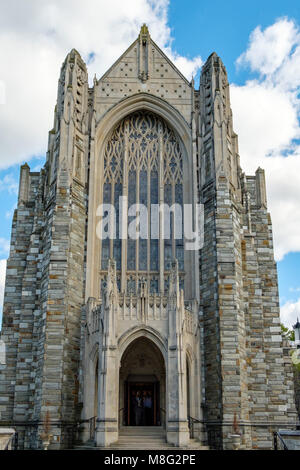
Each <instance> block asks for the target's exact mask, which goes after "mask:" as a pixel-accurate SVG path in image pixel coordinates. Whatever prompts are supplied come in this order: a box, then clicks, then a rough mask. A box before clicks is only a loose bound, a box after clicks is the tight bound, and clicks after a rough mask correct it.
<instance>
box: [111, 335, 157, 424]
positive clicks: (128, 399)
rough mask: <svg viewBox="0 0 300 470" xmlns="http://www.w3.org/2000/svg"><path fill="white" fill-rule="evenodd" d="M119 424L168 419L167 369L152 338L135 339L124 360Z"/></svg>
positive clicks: (145, 422) (121, 374) (144, 422)
mask: <svg viewBox="0 0 300 470" xmlns="http://www.w3.org/2000/svg"><path fill="white" fill-rule="evenodd" d="M119 387H120V388H119V424H120V427H124V426H125V427H127V426H161V427H163V428H165V423H166V411H165V410H166V369H165V361H164V358H163V355H162V353H161V351H160V350H159V348H158V347H157V346H156V345H155V344H154V343H153V342H152V341H151V340H150V339H148V338H146V337H140V338H137V339H135V340H134V341H133V342H132V343H130V344H129V346H128V347H127V348H126V350H125V351H124V353H123V355H122V358H121V363H120V381H119Z"/></svg>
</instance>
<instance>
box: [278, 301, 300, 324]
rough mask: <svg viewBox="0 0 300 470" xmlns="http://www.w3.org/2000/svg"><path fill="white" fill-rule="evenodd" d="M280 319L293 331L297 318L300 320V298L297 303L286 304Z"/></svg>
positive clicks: (283, 306)
mask: <svg viewBox="0 0 300 470" xmlns="http://www.w3.org/2000/svg"><path fill="white" fill-rule="evenodd" d="M280 318H281V322H282V323H283V324H284V326H287V327H288V328H289V329H292V327H293V325H295V323H296V321H297V318H300V298H299V299H298V300H297V301H296V302H290V301H288V302H286V303H285V304H284V305H282V307H281V308H280Z"/></svg>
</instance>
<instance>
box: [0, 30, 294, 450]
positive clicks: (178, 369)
mask: <svg viewBox="0 0 300 470" xmlns="http://www.w3.org/2000/svg"><path fill="white" fill-rule="evenodd" d="M130 123H131V124H130ZM132 123H133V124H132ZM135 123H138V124H135ZM135 125H137V126H147V125H148V126H150V127H151V126H152V127H151V129H152V130H151V132H148V131H145V132H148V134H147V136H152V137H151V139H154V144H153V145H154V146H152V147H151V145H152V144H149V143H148V144H147V145H148V150H149V149H150V150H149V153H148V154H147V155H152V156H151V158H152V160H151V161H153V162H154V163H153V166H151V165H152V163H151V164H150V163H149V162H150V160H149V162H148V163H147V158H148V157H145V158H146V160H145V161H146V163H145V165H146V167H147V168H148V183H146V187H148V188H150V186H149V184H150V183H149V181H152V180H151V178H152V176H153V175H154V176H153V178H154V177H155V178H157V192H155V191H154V190H153V191H152V189H151V190H150V189H148V193H147V194H148V195H147V194H146V193H145V198H146V200H147V201H148V203H149V201H150V200H152V199H151V198H155V197H156V198H157V202H164V201H166V198H167V195H168V188H170V194H173V196H170V197H171V199H172V197H173V202H179V204H182V203H189V204H192V205H193V207H195V206H196V204H197V203H200V204H203V207H204V244H203V247H202V248H201V249H200V250H198V251H188V250H184V253H183V255H182V256H183V258H181V255H180V253H182V251H180V250H181V249H182V246H180V245H178V244H177V242H176V241H174V240H173V241H172V242H171V243H170V247H169V248H168V245H167V244H164V241H163V239H162V236H161V232H160V236H159V240H158V248H157V250H158V251H155V247H153V251H151V250H152V246H151V243H150V242H149V244H148V245H147V244H146V245H147V246H146V245H145V257H146V258H145V259H147V260H148V261H147V263H148V264H147V263H146V264H147V265H146V268H145V269H144V268H143V269H140V264H139V262H140V261H139V260H141V263H142V261H143V260H142V258H143V256H142V254H143V251H141V250H142V243H139V244H138V243H136V245H135V255H136V256H137V259H136V264H135V266H134V268H133V269H127V264H126V263H127V262H128V263H129V259H130V257H129V255H128V253H131V252H130V249H131V248H130V246H129V242H127V240H126V241H124V240H122V241H121V242H120V244H119V245H118V244H117V243H116V244H114V242H110V244H109V245H107V247H106V248H105V244H104V243H102V242H101V240H99V237H97V226H98V223H99V217H98V215H97V208H98V206H99V204H101V203H102V202H104V199H105V195H106V194H107V193H106V192H105V191H106V190H105V188H106V187H107V188H108V189H109V191H111V192H109V195H110V196H109V197H111V198H113V197H114V196H113V195H116V194H118V193H117V189H118V187H119V186H118V184H121V186H122V187H121V193H120V194H123V195H124V194H125V195H127V196H128V197H129V198H130V197H131V195H132V189H134V191H136V193H137V194H138V195H139V197H140V198H142V197H143V188H144V187H143V184H142V176H141V174H142V171H144V170H143V168H142V166H141V165H142V164H141V163H140V160H141V159H143V158H144V157H142V155H144V154H143V152H144V150H143V144H142V137H141V135H142V133H143V132H144V131H142V132H140V130H141V129H142V127H138V128H137V130H138V131H139V132H137V133H136V134H135V135H136V136H137V137H135V138H136V139H137V140H136V142H137V145H139V146H141V150H139V152H140V153H139V154H138V155H140V160H139V158H137V161H136V162H135V163H134V158H135V157H134V156H133V154H132V152H133V151H132V150H131V149H132V148H133V147H134V145H135V142H131V140H130V139H131V134H130V132H131V131H130V129H131V127H130V126H135ZM118 126H119V127H118ZM118 132H119V134H117V133H118ZM116 135H119V136H121V137H119V141H118V137H114V136H116ZM132 135H133V134H132ZM149 138H150V137H149ZM139 139H140V140H139ZM151 139H150V140H151ZM116 142H117V144H115V143H116ZM114 145H116V147H114V148H115V150H114V152H116V154H115V155H110V156H108V153H107V152H108V150H107V149H110V148H111V146H114ZM145 145H146V144H145ZM118 146H119V147H118ZM120 148H122V150H121V151H120V150H118V149H120ZM148 150H147V151H148ZM118 152H121V153H119V154H118ZM151 152H153V154H151ZM109 159H110V160H109ZM149 159H150V157H149ZM108 161H109V165H110V167H109V166H107V167H106V162H108ZM166 162H168V163H166ZM107 165H108V163H107ZM132 165H133V166H134V165H136V166H137V167H136V166H135V167H134V168H135V171H136V174H139V176H138V177H137V180H136V181H137V183H136V186H134V187H132V186H130V184H131V183H130V176H131V173H130V171H133V170H131V169H132V168H133V166H132ZM147 165H148V166H147ZM176 165H177V166H176ZM150 166H151V168H150ZM136 168H140V170H138V169H136ZM149 168H150V169H149ZM174 168H176V169H175V170H174ZM173 170H174V171H173ZM116 172H119V173H118V176H116V175H117V173H116ZM145 172H146V170H145ZM109 175H110V176H109ZM175 175H177V176H176V178H177V180H176V181H175ZM145 178H147V177H146V176H145ZM108 181H109V185H110V186H106V184H108V183H107V182H108ZM140 181H141V183H140ZM145 181H146V179H145ZM155 181H156V180H155ZM147 184H148V186H147ZM151 185H152V182H151ZM112 188H113V189H112ZM151 188H152V186H151ZM172 188H173V189H172ZM178 188H180V191H179V190H178ZM172 191H173V192H172ZM181 191H182V197H181V199H176V198H178V197H179V196H178V195H179V194H181V193H180V192H181ZM147 198H148V199H147ZM140 201H141V199H140ZM106 249H107V256H108V258H110V259H107V260H106V261H107V264H106V265H105V264H103V260H105V259H106V258H105V253H106V251H105V250H106ZM118 250H119V251H118ZM139 250H140V251H139ZM168 250H169V251H168ZM169 252H170V253H172V255H173V258H177V259H176V260H173V261H172V264H171V265H168V258H167V257H166V256H167V254H168V253H169ZM115 253H119V259H118V257H117V258H116V256H115ZM153 253H157V256H158V263H157V266H156V267H155V268H153V269H152V267H151V266H152V264H151V263H152V261H151V260H152V259H154V258H153ZM115 258H116V259H115ZM118 263H120V266H119V264H118ZM183 265H184V269H183V268H182V266H183ZM128 266H129V264H128ZM130 283H131V284H130ZM132 283H133V284H132ZM183 283H184V284H183ZM129 285H133V290H132V291H131V290H130V289H129V287H128V286H129ZM153 286H154V287H153ZM2 339H3V340H4V341H5V343H6V353H7V354H6V358H7V361H6V366H1V367H2V370H1V383H0V420H1V424H2V425H5V426H15V427H16V428H17V430H18V443H19V446H20V448H26V449H28V448H39V447H41V446H42V442H41V434H42V432H43V420H44V419H45V416H46V413H47V412H49V414H50V417H51V435H52V442H51V447H52V448H59V449H61V448H66V447H67V448H68V447H71V446H72V445H73V444H74V441H75V439H80V440H81V441H84V442H86V441H88V440H90V438H92V439H94V440H95V442H96V443H97V445H99V446H108V445H110V444H111V443H113V442H115V441H117V439H118V433H119V428H120V426H124V425H126V423H127V421H126V420H130V418H129V417H128V409H127V408H126V407H127V404H126V399H128V397H127V398H126V399H125V396H127V395H126V393H127V392H126V387H128V390H131V389H130V386H132V383H137V382H138V381H142V380H144V381H146V382H147V383H149V384H150V382H151V380H152V381H153V384H152V385H151V387H158V385H154V381H155V384H159V392H157V391H156V392H155V393H156V397H157V406H158V407H159V409H160V411H159V412H158V413H157V416H156V417H155V420H157V423H156V424H160V425H161V426H163V428H164V429H165V430H166V438H167V440H168V442H170V443H173V444H175V445H177V446H182V445H186V444H187V443H188V440H189V429H188V418H189V417H190V418H192V419H193V422H194V434H195V437H196V438H197V439H198V440H199V441H200V442H202V443H207V442H208V444H209V445H210V446H211V447H212V448H223V449H226V448H229V447H230V445H231V437H230V435H231V434H232V432H233V429H232V423H233V420H234V417H236V418H237V420H238V422H239V426H240V429H241V432H242V439H241V448H244V449H251V448H258V449H260V448H261V449H268V448H271V447H272V432H273V431H274V430H276V429H278V428H283V427H289V428H293V427H294V426H295V423H296V410H295V404H294V390H293V373H292V369H291V364H290V363H289V361H286V360H285V359H284V355H283V347H282V337H281V332H280V318H279V302H278V286H277V271H276V264H275V261H274V255H273V239H272V225H271V219H270V215H269V213H268V210H267V201H266V187H265V175H264V171H263V170H262V169H260V168H259V169H258V170H257V172H256V174H255V175H254V176H246V175H245V174H244V173H243V171H242V169H241V166H240V158H239V153H238V141H237V135H236V134H235V133H234V131H233V127H232V113H231V109H230V97H229V84H228V80H227V74H226V70H225V67H224V65H223V64H222V61H221V59H220V58H219V57H218V56H217V55H216V54H215V53H213V54H212V55H211V56H210V57H209V58H208V60H207V62H206V64H205V65H204V67H203V69H202V74H201V81H200V88H199V90H195V88H194V83H193V81H192V82H191V83H189V82H188V81H187V80H186V79H185V78H184V77H183V76H182V75H181V73H180V72H179V71H178V70H177V69H176V68H175V66H174V65H173V64H172V63H171V62H170V61H169V59H168V58H167V57H166V56H165V55H164V54H163V52H162V51H161V50H160V49H159V48H158V46H157V45H156V44H155V43H154V42H153V41H152V39H151V38H150V35H149V32H148V30H147V28H146V27H145V26H144V27H142V30H141V33H140V35H139V37H138V39H137V40H136V41H135V42H134V43H133V44H132V45H131V46H130V47H129V49H128V50H127V51H126V52H125V53H124V54H123V56H122V57H121V58H120V59H119V60H118V61H117V62H116V63H115V64H114V65H113V66H112V67H111V69H109V70H108V72H107V73H106V74H105V75H104V76H103V77H102V78H101V79H100V80H97V79H96V78H95V79H94V84H93V87H89V84H88V75H87V69H86V66H85V64H84V62H83V60H82V59H81V57H80V55H79V53H78V52H77V51H75V50H72V51H71V52H70V54H68V56H67V58H66V60H65V62H64V64H63V66H62V70H61V75H60V79H59V86H58V98H57V106H56V108H55V118H54V127H53V129H52V130H51V131H50V133H49V145H48V153H47V161H46V164H45V166H44V168H43V169H42V170H41V171H40V172H39V173H33V172H31V171H30V168H29V167H28V165H23V166H22V167H21V174H20V189H19V200H18V207H17V209H16V211H15V213H14V218H13V225H12V238H11V249H10V255H9V259H8V263H7V277H6V288H5V299H4V312H3V327H2ZM133 345H134V346H135V347H136V351H139V353H138V354H139V362H137V363H135V362H134V359H133V357H132V355H130V351H131V349H130V348H132V347H133ZM143 351H144V352H143ZM133 364H135V365H133ZM143 367H144V371H145V373H144V374H142V369H143ZM134 368H136V370H138V371H139V372H138V374H137V373H136V372H135V371H134ZM134 374H135V375H136V377H135V379H134V380H135V382H130V380H132V379H130V377H131V376H132V375H134ZM138 377H139V378H138ZM141 377H144V378H143V379H142V378H141ZM145 377H147V378H145ZM153 377H154V378H153ZM149 386H150V385H149ZM152 390H154V388H152ZM155 390H156V389H155ZM128 406H129V405H128ZM125 409H127V415H125V414H124V415H123V414H122V413H123V411H122V410H125ZM120 410H121V413H120ZM126 416H127V418H126ZM128 422H129V421H128ZM127 424H128V423H127Z"/></svg>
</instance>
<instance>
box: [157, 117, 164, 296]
mask: <svg viewBox="0 0 300 470" xmlns="http://www.w3.org/2000/svg"><path fill="white" fill-rule="evenodd" d="M158 177H159V207H162V205H163V203H164V144H163V132H162V127H161V125H160V127H159V171H158ZM163 233H164V214H163V212H162V211H159V289H160V293H161V294H163V293H164V236H163Z"/></svg>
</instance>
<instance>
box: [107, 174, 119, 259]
mask: <svg viewBox="0 0 300 470" xmlns="http://www.w3.org/2000/svg"><path fill="white" fill-rule="evenodd" d="M110 197H111V199H110V203H111V205H112V207H113V208H114V209H115V204H114V203H115V180H114V178H112V181H111V195H110ZM114 213H115V212H114ZM115 222H116V221H115V219H113V227H114V232H115V231H116V223H115ZM112 235H113V234H112ZM116 236H118V234H117V233H116ZM109 257H110V259H113V257H114V238H113V237H112V236H111V235H110V240H109Z"/></svg>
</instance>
